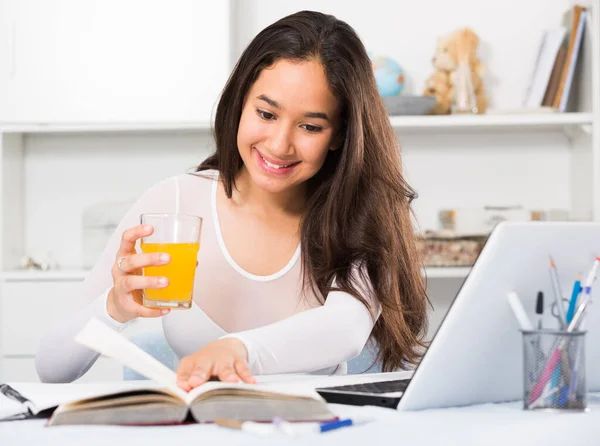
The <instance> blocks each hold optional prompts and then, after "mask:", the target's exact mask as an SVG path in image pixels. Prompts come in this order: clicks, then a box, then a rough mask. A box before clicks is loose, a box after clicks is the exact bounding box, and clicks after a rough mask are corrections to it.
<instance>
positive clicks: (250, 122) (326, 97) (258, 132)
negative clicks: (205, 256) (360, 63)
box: [237, 59, 339, 200]
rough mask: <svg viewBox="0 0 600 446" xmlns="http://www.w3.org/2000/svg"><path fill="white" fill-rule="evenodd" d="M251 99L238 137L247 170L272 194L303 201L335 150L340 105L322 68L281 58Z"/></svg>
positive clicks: (313, 62)
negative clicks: (330, 153)
mask: <svg viewBox="0 0 600 446" xmlns="http://www.w3.org/2000/svg"><path fill="white" fill-rule="evenodd" d="M247 96H248V99H247V100H246V102H245V104H244V108H243V109H242V116H241V118H240V123H239V127H238V133H237V146H238V150H239V153H240V156H241V158H242V160H243V162H244V166H245V167H246V169H245V170H244V171H245V172H247V175H249V177H250V179H251V182H252V183H253V184H255V185H258V186H260V187H261V188H263V189H266V190H268V191H269V192H270V193H273V194H277V193H281V192H284V193H285V194H286V195H287V196H288V197H289V198H293V199H294V200H297V199H301V200H302V197H305V196H306V181H307V180H308V179H310V178H312V177H313V176H314V175H315V174H316V173H317V172H318V171H319V170H320V169H321V167H322V166H323V163H324V162H325V158H326V156H327V152H328V151H329V150H335V147H332V140H333V137H334V135H335V131H336V129H337V127H338V122H339V110H338V108H339V107H338V101H337V100H336V98H335V96H333V94H332V93H331V91H330V90H329V88H328V86H327V79H326V77H325V72H324V70H323V67H322V65H321V64H320V63H319V62H318V61H316V60H308V61H300V62H299V61H290V60H285V59H283V60H278V61H277V62H275V63H274V64H273V66H271V67H268V68H266V69H264V70H262V72H261V73H260V75H259V76H258V79H257V80H256V82H255V83H254V84H253V85H252V88H251V89H250V91H249V92H248V95H247ZM329 116H331V119H330V118H329ZM240 181H244V180H243V179H240ZM292 195H293V197H292Z"/></svg>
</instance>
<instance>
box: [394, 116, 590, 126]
mask: <svg viewBox="0 0 600 446" xmlns="http://www.w3.org/2000/svg"><path fill="white" fill-rule="evenodd" d="M592 120H593V117H592V114H591V113H511V114H495V113H490V114H485V115H445V116H392V117H390V122H391V123H392V126H393V127H394V128H396V129H403V130H420V129H471V130H477V129H506V128H513V129H516V130H519V129H523V130H525V129H527V130H531V129H545V130H552V129H554V130H564V128H565V127H577V126H586V125H591V124H592Z"/></svg>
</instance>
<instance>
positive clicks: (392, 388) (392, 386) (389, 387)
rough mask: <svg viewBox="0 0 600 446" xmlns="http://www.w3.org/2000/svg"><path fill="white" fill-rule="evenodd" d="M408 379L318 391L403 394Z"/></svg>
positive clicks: (325, 388) (326, 388)
mask: <svg viewBox="0 0 600 446" xmlns="http://www.w3.org/2000/svg"><path fill="white" fill-rule="evenodd" d="M409 382H410V379H398V380H394V381H380V382H374V383H360V384H346V385H343V386H335V387H322V388H321V389H318V390H325V391H327V390H339V391H343V392H358V393H392V392H404V391H405V390H406V387H407V386H408V383H409Z"/></svg>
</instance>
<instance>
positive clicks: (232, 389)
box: [48, 319, 335, 426]
mask: <svg viewBox="0 0 600 446" xmlns="http://www.w3.org/2000/svg"><path fill="white" fill-rule="evenodd" d="M75 340H76V341H77V342H78V343H80V344H82V345H84V346H86V347H88V348H90V349H92V350H95V351H97V352H99V353H102V354H104V355H106V356H109V357H112V358H114V359H116V360H117V361H119V362H121V363H122V364H124V365H126V366H127V367H129V368H131V369H133V370H135V371H137V372H139V373H141V374H142V375H144V376H146V377H148V378H150V379H151V380H154V381H155V383H152V382H149V384H148V386H147V387H143V386H142V387H140V386H138V387H137V388H135V389H129V390H123V391H115V392H109V393H107V394H102V395H96V396H94V397H91V398H85V399H80V400H76V401H72V402H69V403H64V404H61V405H59V406H58V408H57V409H56V410H55V411H54V413H53V414H52V417H51V418H50V420H49V422H48V425H49V426H56V425H64V424H125V425H128V424H129V425H144V424H175V423H183V422H199V423H202V422H213V421H215V420H216V419H217V418H227V419H234V420H242V421H271V420H272V419H273V418H275V417H280V418H283V419H285V420H288V421H325V420H331V419H334V418H335V416H334V415H333V414H332V413H331V412H330V411H329V409H328V407H327V404H326V402H325V400H324V399H323V398H322V397H321V396H320V395H319V394H318V393H316V392H315V391H314V389H312V388H309V387H302V386H297V385H296V386H294V385H290V383H287V384H286V383H285V382H275V383H271V384H245V383H234V384H232V383H224V382H218V381H209V382H207V383H205V384H203V385H201V386H199V387H197V388H195V389H193V390H191V391H190V392H189V393H188V392H185V391H184V390H182V389H181V388H180V387H178V386H177V384H176V374H175V372H173V371H172V370H170V369H169V368H168V367H166V366H165V365H163V364H162V363H160V362H159V361H157V360H156V359H154V358H153V357H152V356H150V355H149V354H148V353H146V352H144V351H143V350H141V349H140V348H139V347H137V346H136V345H135V344H133V343H132V342H130V341H129V340H128V339H126V338H125V337H124V336H122V335H121V334H120V333H117V332H115V331H113V330H111V329H110V328H108V327H107V326H105V325H104V324H102V323H101V322H100V321H98V320H96V319H92V320H90V321H89V322H88V323H87V325H86V326H85V327H84V328H83V330H81V332H80V333H79V334H78V335H77V336H76V337H75ZM157 384H158V386H157Z"/></svg>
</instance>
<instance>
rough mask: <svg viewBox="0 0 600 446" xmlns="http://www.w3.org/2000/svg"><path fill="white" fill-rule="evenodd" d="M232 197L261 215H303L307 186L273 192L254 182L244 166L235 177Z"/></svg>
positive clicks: (237, 203)
mask: <svg viewBox="0 0 600 446" xmlns="http://www.w3.org/2000/svg"><path fill="white" fill-rule="evenodd" d="M231 198H232V200H233V201H234V203H235V204H236V205H237V206H243V207H248V208H252V210H253V211H254V212H256V213H257V214H259V215H263V216H270V215H273V213H277V214H285V215H287V216H301V215H302V213H303V212H304V207H305V204H306V187H305V186H304V185H302V186H298V187H297V188H294V189H290V190H286V191H283V192H280V193H271V192H268V191H265V190H264V189H261V188H260V187H258V186H257V185H256V184H254V182H253V181H252V178H251V177H250V174H249V172H248V170H247V169H246V168H245V167H242V168H241V169H240V171H239V172H238V175H237V177H236V179H235V187H234V188H233V195H232V197H231Z"/></svg>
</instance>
